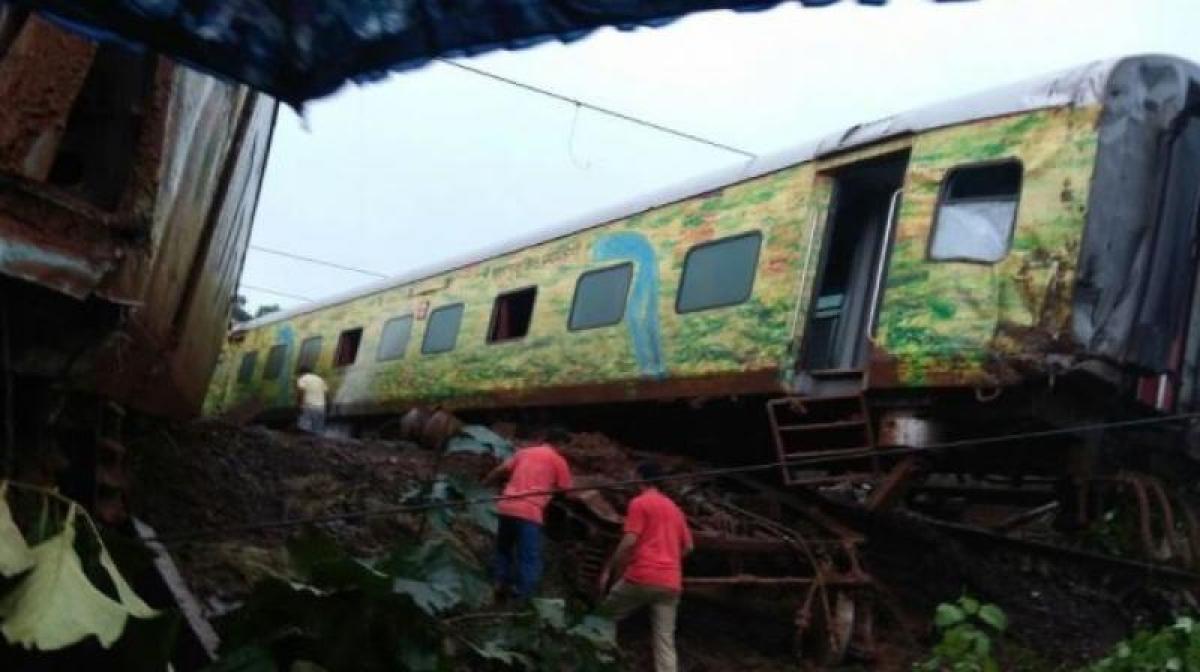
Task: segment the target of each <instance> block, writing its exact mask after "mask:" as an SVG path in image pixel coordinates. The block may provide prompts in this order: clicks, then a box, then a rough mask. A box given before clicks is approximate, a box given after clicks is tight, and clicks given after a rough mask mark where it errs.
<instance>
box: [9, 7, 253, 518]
mask: <svg viewBox="0 0 1200 672" xmlns="http://www.w3.org/2000/svg"><path fill="white" fill-rule="evenodd" d="M0 100H3V101H4V102H3V104H2V105H0V275H2V277H0V283H2V285H3V291H2V293H0V328H2V329H3V346H4V347H3V352H2V355H3V359H4V367H3V368H4V370H5V372H6V373H7V377H6V382H5V387H4V392H3V394H4V396H5V402H6V403H5V407H4V408H5V421H4V423H5V426H6V427H7V428H8V433H7V434H6V438H5V445H6V447H7V451H8V452H7V456H8V457H9V458H10V461H9V463H8V464H6V467H9V468H10V469H16V470H17V471H18V473H19V474H20V475H21V477H22V478H26V479H30V480H41V481H51V482H52V481H53V480H54V478H55V475H56V472H60V470H62V469H63V468H64V467H65V465H70V467H69V471H68V473H69V474H70V475H71V478H70V479H68V480H69V481H70V482H69V483H63V485H64V486H65V487H66V488H67V490H68V492H69V493H70V494H72V495H73V496H77V497H78V498H79V499H80V500H81V501H85V502H89V503H92V502H93V501H96V502H98V503H99V508H100V511H101V513H107V514H110V515H109V516H108V517H110V518H111V517H119V516H120V515H121V487H123V483H124V474H123V473H122V471H123V469H122V463H123V461H122V454H123V447H122V445H121V438H120V431H119V426H120V418H121V417H122V416H123V414H124V412H125V410H131V411H135V412H140V413H146V414H154V415H159V416H163V415H165V416H173V417H186V416H189V415H194V414H196V413H198V412H199V410H200V407H201V404H202V400H203V397H204V392H205V390H206V389H207V386H208V380H209V376H210V374H211V370H212V367H213V366H214V364H215V362H216V359H217V356H218V354H219V350H220V347H221V343H222V340H223V335H224V333H225V330H226V327H227V325H228V315H229V310H230V304H231V300H232V297H233V294H234V289H235V287H236V284H237V279H238V275H239V273H240V272H241V267H242V261H243V257H244V252H245V249H246V247H247V245H248V243H249V236H250V226H251V223H252V218H253V214H254V206H255V203H256V201H257V198H258V191H259V185H260V183H261V180H262V175H263V169H264V165H265V161H266V156H267V150H268V147H269V145H270V140H271V132H272V128H273V124H274V116H275V108H276V105H275V102H274V101H273V100H271V99H269V98H268V97H266V96H263V95H260V94H257V93H255V92H253V91H251V90H249V89H247V88H246V87H242V86H235V85H230V84H226V83H222V82H220V81H217V80H215V79H213V78H212V77H210V76H207V75H203V74H199V73H197V72H195V71H192V70H189V69H187V68H185V67H182V66H180V65H178V64H176V63H173V62H172V61H170V60H168V59H167V58H164V57H161V56H158V55H155V54H153V53H149V52H135V51H130V50H128V49H126V48H124V47H122V46H120V45H117V44H110V43H104V44H100V43H96V42H93V41H90V40H88V39H85V38H83V37H80V36H78V35H76V34H74V33H71V32H67V31H65V30H62V29H61V28H59V27H57V26H55V25H54V24H52V23H50V22H48V21H46V20H44V19H42V18H40V17H38V16H36V15H33V14H30V13H28V12H25V11H22V10H20V9H18V8H16V7H14V6H10V5H7V4H3V5H0ZM10 473H11V470H10Z"/></svg>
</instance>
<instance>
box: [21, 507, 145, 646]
mask: <svg viewBox="0 0 1200 672" xmlns="http://www.w3.org/2000/svg"><path fill="white" fill-rule="evenodd" d="M76 510H77V507H76V506H75V505H72V506H71V508H70V510H69V511H68V513H67V518H66V520H65V521H64V524H63V528H62V530H61V531H60V532H59V533H58V534H57V535H55V536H53V537H51V538H50V539H47V540H46V541H43V542H42V543H40V544H38V545H37V546H34V547H33V549H32V551H31V553H32V555H33V559H34V565H33V569H32V570H31V571H30V572H29V573H28V574H27V575H26V576H25V577H24V578H23V579H22V580H21V582H20V583H19V584H17V586H16V588H14V589H13V590H12V592H10V593H9V594H8V595H6V596H4V599H3V600H0V618H2V619H3V621H4V623H3V625H0V632H2V633H3V634H4V636H5V638H6V639H7V640H8V641H9V642H10V643H13V644H19V645H21V646H24V647H26V648H31V649H40V650H43V651H50V650H55V649H61V648H63V647H67V646H70V645H72V644H75V643H77V642H79V641H82V640H83V639H86V638H87V637H91V636H94V637H96V639H97V640H99V641H100V645H101V646H103V647H105V648H108V647H109V646H111V645H112V643H113V642H115V641H116V640H117V638H118V637H120V636H121V632H122V631H123V630H124V629H125V621H126V619H127V618H128V617H129V616H131V615H133V616H144V617H148V616H153V615H154V614H155V612H154V611H153V610H152V609H150V608H149V607H148V606H146V604H145V603H144V602H142V601H141V599H139V598H138V597H137V595H135V594H134V593H133V589H131V588H130V587H129V584H127V583H125V580H124V579H122V578H121V575H120V573H118V572H117V571H116V567H115V565H113V562H112V558H110V557H108V552H107V551H102V554H101V557H100V563H101V565H102V566H103V567H104V569H105V570H106V571H107V572H108V574H109V577H110V578H111V579H112V581H113V585H114V587H115V588H116V590H117V600H113V599H112V598H110V597H108V596H107V595H105V594H104V593H102V592H100V591H99V590H98V589H97V588H96V587H95V586H93V585H92V583H91V582H90V581H89V580H88V578H87V576H86V575H85V574H84V572H83V567H82V564H81V561H80V558H79V555H78V554H77V553H76V552H75V548H74V543H75V514H76Z"/></svg>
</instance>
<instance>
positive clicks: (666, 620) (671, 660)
mask: <svg viewBox="0 0 1200 672" xmlns="http://www.w3.org/2000/svg"><path fill="white" fill-rule="evenodd" d="M644 606H649V607H650V629H651V638H652V641H653V646H654V671H655V672H677V670H678V662H677V661H676V655H675V614H676V612H677V611H678V610H679V593H678V592H676V591H674V590H671V589H669V588H661V587H658V586H643V585H641V584H637V583H629V582H628V581H626V580H624V579H621V580H620V581H618V582H617V585H615V586H613V589H612V591H610V592H609V593H608V597H606V598H605V599H604V603H603V604H601V605H600V613H602V614H604V615H606V616H609V617H611V618H614V619H617V620H620V619H622V618H625V617H626V616H628V615H629V614H631V613H633V612H634V611H636V610H637V609H639V608H640V607H644Z"/></svg>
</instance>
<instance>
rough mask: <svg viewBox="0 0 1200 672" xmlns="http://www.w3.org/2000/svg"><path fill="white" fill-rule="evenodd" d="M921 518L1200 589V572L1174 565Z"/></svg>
mask: <svg viewBox="0 0 1200 672" xmlns="http://www.w3.org/2000/svg"><path fill="white" fill-rule="evenodd" d="M921 519H922V520H923V521H924V522H925V523H926V524H928V525H931V526H933V527H936V528H938V529H940V530H943V531H945V532H948V533H951V534H955V535H958V536H961V537H970V538H975V539H979V540H982V541H986V542H990V543H995V544H997V545H1004V546H1013V547H1016V548H1021V549H1024V550H1027V551H1031V552H1034V553H1039V554H1042V555H1053V556H1059V557H1063V558H1068V559H1071V560H1076V561H1079V562H1083V563H1087V564H1091V565H1095V566H1097V567H1104V568H1106V569H1110V570H1122V571H1127V572H1137V573H1138V574H1139V576H1142V577H1146V578H1148V577H1155V578H1157V579H1160V580H1166V581H1170V582H1173V583H1179V584H1181V585H1185V586H1190V587H1195V586H1200V573H1196V572H1192V571H1189V570H1186V569H1180V568H1178V567H1172V566H1170V565H1164V564H1161V563H1156V562H1147V561H1144V560H1133V559H1129V558H1118V557H1115V556H1111V555H1103V554H1100V553H1093V552H1090V551H1082V550H1079V549H1076V548H1067V547H1064V546H1056V545H1054V544H1048V543H1045V542H1041V541H1035V540H1032V539H1023V538H1021V537H1010V536H1007V535H1003V534H999V533H996V532H992V531H991V530H986V529H983V528H979V527H974V526H971V525H961V524H958V523H950V522H946V521H943V520H937V519H935V518H929V517H924V516H922V517H921Z"/></svg>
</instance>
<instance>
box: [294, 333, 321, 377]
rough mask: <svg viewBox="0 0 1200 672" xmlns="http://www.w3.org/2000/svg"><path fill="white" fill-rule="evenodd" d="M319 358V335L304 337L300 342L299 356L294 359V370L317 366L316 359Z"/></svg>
mask: <svg viewBox="0 0 1200 672" xmlns="http://www.w3.org/2000/svg"><path fill="white" fill-rule="evenodd" d="M320 358H321V337H320V336H313V337H311V338H306V339H304V342H303V343H301V344H300V357H299V358H298V359H296V370H297V371H298V370H300V369H309V370H310V371H311V370H314V369H316V368H317V360H318V359H320Z"/></svg>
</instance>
